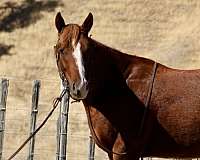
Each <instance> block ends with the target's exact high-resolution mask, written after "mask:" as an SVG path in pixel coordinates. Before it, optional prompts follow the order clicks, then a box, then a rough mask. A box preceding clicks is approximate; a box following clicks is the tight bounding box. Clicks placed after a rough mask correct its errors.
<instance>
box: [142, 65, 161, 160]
mask: <svg viewBox="0 0 200 160" xmlns="http://www.w3.org/2000/svg"><path fill="white" fill-rule="evenodd" d="M157 66H158V65H157V62H155V63H154V66H153V71H152V77H151V81H150V86H149V90H148V93H147V99H146V101H145V105H144V106H145V110H144V113H143V117H142V121H141V125H140V129H139V132H138V136H140V135H141V134H142V131H143V128H144V123H145V119H146V116H147V112H148V109H149V103H150V100H151V95H152V91H153V85H154V80H155V76H156V71H157ZM144 148H145V145H144V147H143V149H144ZM140 158H141V160H143V157H142V151H141V153H140Z"/></svg>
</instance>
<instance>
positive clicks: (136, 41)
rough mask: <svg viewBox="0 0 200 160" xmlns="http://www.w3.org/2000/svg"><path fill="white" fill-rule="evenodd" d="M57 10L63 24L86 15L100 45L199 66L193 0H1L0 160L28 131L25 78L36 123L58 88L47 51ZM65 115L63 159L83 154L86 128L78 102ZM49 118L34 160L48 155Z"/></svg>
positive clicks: (198, 21) (52, 128)
mask: <svg viewBox="0 0 200 160" xmlns="http://www.w3.org/2000/svg"><path fill="white" fill-rule="evenodd" d="M58 11H61V13H62V15H63V17H64V18H65V21H66V22H68V23H78V24H81V23H82V22H83V20H84V18H85V17H86V16H87V15H88V13H89V12H92V13H93V15H94V25H93V28H92V30H91V34H92V37H93V38H94V39H96V40H98V41H100V42H102V43H105V44H107V45H108V46H111V47H114V48H117V49H119V50H121V51H123V52H127V53H129V54H135V55H139V56H144V57H149V58H151V59H154V60H156V61H158V62H160V63H163V64H165V65H168V66H171V67H174V68H182V69H193V68H200V38H199V37H200V1H199V0H176V1H174V0H89V1H87V0H74V1H70V0H57V1H55V0H51V1H48V0H43V1H42V0H24V1H22V0H12V1H9V0H4V1H1V2H0V77H8V78H9V79H10V90H9V97H8V105H7V108H8V109H7V117H6V118H7V119H8V120H9V122H8V123H6V131H7V132H8V134H6V136H5V148H4V155H5V157H7V155H8V154H10V152H12V151H14V148H16V146H18V145H19V144H20V142H21V141H22V140H23V138H24V137H26V135H27V134H28V131H29V118H30V117H29V114H30V106H31V86H32V80H34V79H40V80H42V88H41V90H42V91H41V98H40V108H41V112H39V121H41V120H42V119H43V118H44V116H45V115H46V111H48V110H49V109H50V105H51V102H52V99H53V97H55V96H56V95H58V93H59V87H60V85H59V78H58V74H57V68H56V64H55V57H54V55H53V46H54V44H55V42H56V40H57V32H56V29H55V26H54V18H55V15H56V13H57V12H58ZM13 111H14V112H13ZM70 113H71V114H70V123H71V125H70V134H75V135H74V136H72V137H70V136H69V141H71V142H72V143H71V142H70V143H71V144H72V145H70V146H69V157H70V158H69V160H73V159H76V160H77V159H80V160H81V159H86V157H87V154H88V152H87V146H86V145H87V143H88V134H89V133H88V128H87V122H86V118H85V114H84V110H83V107H82V105H80V104H73V105H71V109H70ZM57 116H58V115H57V113H56V114H54V117H53V118H52V120H51V121H50V122H49V123H48V125H47V126H46V130H45V129H44V130H43V131H41V133H40V135H38V141H36V153H37V156H36V157H37V159H41V160H43V159H44V157H43V158H42V154H43V153H42V152H44V153H45V154H46V155H48V159H55V152H56V149H55V144H56V138H55V135H56V133H55V132H56V120H57ZM19 117H20V118H19ZM40 119H41V120H40ZM13 128H14V129H13ZM16 132H17V133H18V134H15V133H16ZM47 132H48V134H47ZM22 135H23V136H22ZM76 135H77V136H76ZM47 136H49V137H47ZM13 137H14V138H13ZM49 139H50V140H49ZM82 140H83V141H82ZM40 141H41V142H40ZM50 143H51V144H50ZM11 144H12V145H11ZM48 147H49V148H48ZM44 148H46V149H44ZM47 148H48V149H47ZM82 148H84V149H82ZM42 149H44V150H43V151H42ZM26 153H27V152H26V150H25V151H23V153H22V154H21V157H20V156H19V157H18V159H20V160H21V159H23V158H22V157H24V156H26ZM74 155H77V156H76V157H74ZM43 156H44V155H43ZM102 156H104V154H103V153H102V152H98V153H97V158H96V159H102Z"/></svg>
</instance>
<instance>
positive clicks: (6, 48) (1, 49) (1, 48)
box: [0, 43, 14, 58]
mask: <svg viewBox="0 0 200 160" xmlns="http://www.w3.org/2000/svg"><path fill="white" fill-rule="evenodd" d="M13 47H14V45H6V44H2V43H0V58H1V56H3V55H11V53H10V49H11V48H13Z"/></svg>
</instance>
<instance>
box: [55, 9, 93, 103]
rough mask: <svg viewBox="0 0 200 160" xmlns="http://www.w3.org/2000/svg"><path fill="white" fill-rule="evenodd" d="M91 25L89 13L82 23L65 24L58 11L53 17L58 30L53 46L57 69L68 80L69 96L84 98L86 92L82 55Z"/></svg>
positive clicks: (86, 84) (91, 18) (91, 17)
mask: <svg viewBox="0 0 200 160" xmlns="http://www.w3.org/2000/svg"><path fill="white" fill-rule="evenodd" d="M92 25H93V16H92V14H91V13H89V15H88V16H87V18H86V19H85V21H84V22H83V24H82V25H78V24H67V25H66V24H65V21H64V19H63V17H62V16H61V14H60V12H59V13H57V15H56V18H55V26H56V28H57V31H58V41H57V44H56V47H55V54H56V57H57V65H58V69H59V72H61V73H62V74H63V75H64V77H65V78H66V79H67V80H68V82H69V88H70V95H71V97H72V98H73V99H77V100H80V99H84V98H86V96H87V94H88V87H87V86H88V82H87V79H86V77H85V67H84V62H83V57H84V56H85V55H86V54H87V52H86V50H87V43H88V33H89V31H90V29H91V27H92Z"/></svg>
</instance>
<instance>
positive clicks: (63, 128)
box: [56, 83, 69, 160]
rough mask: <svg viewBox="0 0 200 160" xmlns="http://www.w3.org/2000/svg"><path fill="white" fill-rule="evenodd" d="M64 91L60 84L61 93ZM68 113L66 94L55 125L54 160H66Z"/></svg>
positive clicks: (67, 96) (62, 85)
mask: <svg viewBox="0 0 200 160" xmlns="http://www.w3.org/2000/svg"><path fill="white" fill-rule="evenodd" d="M63 89H64V84H63V83H61V91H62V90H63ZM68 112H69V95H68V92H67V93H66V94H65V95H64V97H63V99H62V101H61V104H60V114H59V118H58V123H57V156H56V160H66V159H67V156H66V150H67V124H68Z"/></svg>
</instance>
